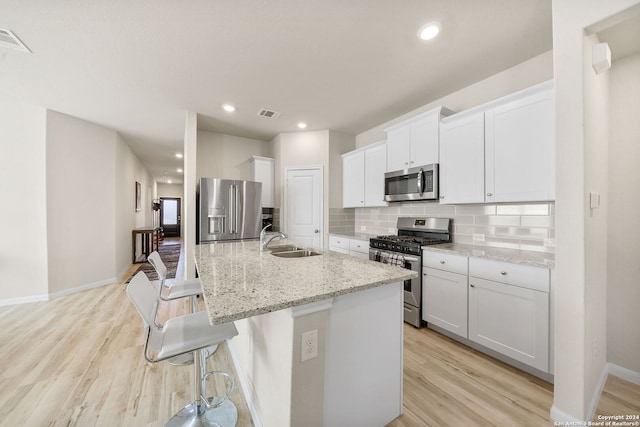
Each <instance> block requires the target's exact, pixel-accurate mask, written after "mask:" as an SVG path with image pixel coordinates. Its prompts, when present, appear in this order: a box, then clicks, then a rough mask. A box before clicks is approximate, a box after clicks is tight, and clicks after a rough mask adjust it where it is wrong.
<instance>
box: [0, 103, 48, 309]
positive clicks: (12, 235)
mask: <svg viewBox="0 0 640 427" xmlns="http://www.w3.org/2000/svg"><path fill="white" fill-rule="evenodd" d="M0 141H2V142H0V182H2V184H1V185H0V201H1V206H2V208H1V209H0V228H1V229H2V237H1V238H0V272H1V274H0V305H4V304H17V303H19V302H26V301H31V300H36V299H45V298H46V297H45V295H46V293H47V216H46V212H47V195H46V111H45V109H44V108H41V107H34V106H31V105H27V104H24V103H22V102H21V101H20V100H18V99H14V98H12V97H10V96H7V95H6V94H2V95H0Z"/></svg>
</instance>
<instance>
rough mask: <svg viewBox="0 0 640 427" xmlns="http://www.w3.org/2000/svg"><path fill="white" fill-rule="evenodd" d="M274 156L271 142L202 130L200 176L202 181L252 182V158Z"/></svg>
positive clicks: (199, 157)
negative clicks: (241, 180)
mask: <svg viewBox="0 0 640 427" xmlns="http://www.w3.org/2000/svg"><path fill="white" fill-rule="evenodd" d="M254 155H255V156H263V157H271V145H270V144H269V143H268V142H267V141H261V140H258V139H250V138H241V137H238V136H232V135H225V134H221V133H215V132H208V131H203V130H199V131H198V159H197V174H198V180H199V179H200V178H222V179H243V180H249V179H251V171H250V169H249V167H250V165H249V158H250V157H251V156H254Z"/></svg>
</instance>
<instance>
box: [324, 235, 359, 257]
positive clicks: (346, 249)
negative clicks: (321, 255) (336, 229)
mask: <svg viewBox="0 0 640 427" xmlns="http://www.w3.org/2000/svg"><path fill="white" fill-rule="evenodd" d="M329 250H330V251H334V252H339V253H341V254H345V255H351V256H354V257H357V258H361V259H369V241H368V240H360V239H356V238H349V237H343V236H338V235H335V234H329Z"/></svg>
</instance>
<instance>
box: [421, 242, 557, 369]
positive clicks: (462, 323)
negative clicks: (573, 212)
mask: <svg viewBox="0 0 640 427" xmlns="http://www.w3.org/2000/svg"><path fill="white" fill-rule="evenodd" d="M422 270H423V281H422V318H423V320H424V321H426V322H427V323H430V324H432V325H435V326H438V327H439V328H441V329H444V330H446V331H448V332H451V333H453V334H455V335H457V336H459V337H461V338H462V341H463V342H464V341H466V342H467V344H469V345H472V343H471V341H472V342H475V343H477V344H480V345H481V346H482V347H485V348H488V349H491V350H494V351H496V352H498V353H500V354H503V355H505V356H508V357H509V358H511V359H513V360H516V361H518V362H521V363H524V364H526V365H528V366H531V367H533V368H535V369H537V370H540V371H542V372H547V373H548V372H551V367H550V362H549V353H550V351H549V345H550V344H549V342H550V340H549V338H550V337H549V334H550V322H549V314H550V313H549V307H550V289H551V285H550V272H549V269H547V268H542V267H533V266H528V265H521V264H514V263H508V262H501V261H493V260H488V259H484V258H476V257H466V256H460V255H452V254H446V253H440V252H433V251H428V250H425V251H424V257H423V269H422ZM452 337H453V336H452Z"/></svg>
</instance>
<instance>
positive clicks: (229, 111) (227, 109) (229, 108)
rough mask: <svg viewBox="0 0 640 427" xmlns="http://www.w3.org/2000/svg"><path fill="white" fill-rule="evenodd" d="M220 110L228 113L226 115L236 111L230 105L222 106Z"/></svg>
mask: <svg viewBox="0 0 640 427" xmlns="http://www.w3.org/2000/svg"><path fill="white" fill-rule="evenodd" d="M222 108H223V109H224V111H226V112H228V113H233V112H234V111H236V107H234V106H233V105H231V104H224V105H223V106H222Z"/></svg>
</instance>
